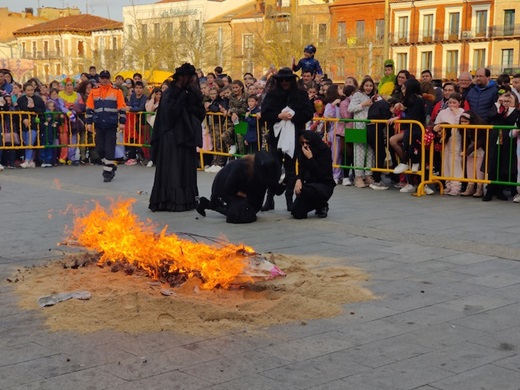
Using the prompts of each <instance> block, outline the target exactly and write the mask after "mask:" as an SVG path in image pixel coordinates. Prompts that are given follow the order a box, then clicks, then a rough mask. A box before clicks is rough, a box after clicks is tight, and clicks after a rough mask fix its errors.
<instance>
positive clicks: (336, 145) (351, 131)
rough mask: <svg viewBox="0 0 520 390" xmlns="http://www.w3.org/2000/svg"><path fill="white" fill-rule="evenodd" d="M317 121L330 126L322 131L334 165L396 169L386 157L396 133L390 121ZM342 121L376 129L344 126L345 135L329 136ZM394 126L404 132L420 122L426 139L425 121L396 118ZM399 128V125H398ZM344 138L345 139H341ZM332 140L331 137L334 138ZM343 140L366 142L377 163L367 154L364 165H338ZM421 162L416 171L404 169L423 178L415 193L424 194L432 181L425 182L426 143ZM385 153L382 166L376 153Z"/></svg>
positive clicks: (381, 170) (318, 118)
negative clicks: (363, 124)
mask: <svg viewBox="0 0 520 390" xmlns="http://www.w3.org/2000/svg"><path fill="white" fill-rule="evenodd" d="M313 122H314V123H320V122H322V123H324V124H325V126H324V128H325V129H328V132H326V131H325V132H324V133H323V137H324V141H325V142H327V143H328V144H329V145H330V147H331V149H332V153H333V154H332V155H333V165H332V166H333V168H343V169H353V170H364V171H373V172H383V173H392V172H393V170H394V169H393V168H392V167H391V164H390V161H389V159H388V158H387V156H388V152H387V150H388V147H389V145H390V137H391V136H392V135H393V134H396V132H394V133H393V134H391V132H390V131H389V130H388V121H385V120H369V119H367V120H359V119H338V118H321V117H315V118H313ZM340 123H365V124H366V125H367V126H370V125H373V126H374V128H373V129H370V130H368V129H367V128H366V127H365V128H364V129H355V128H345V136H344V137H341V136H333V137H330V134H335V133H336V130H337V126H338V125H339V124H340ZM394 124H395V125H398V127H400V129H401V131H402V130H403V126H406V125H409V126H412V125H417V126H418V127H419V128H420V130H421V139H424V134H425V128H424V126H423V124H422V123H420V122H418V121H413V120H397V121H395V122H394ZM395 127H397V126H395ZM368 131H370V132H374V133H375V136H374V137H372V136H371V135H370V136H369V135H368V133H367V132H368ZM380 132H383V133H384V137H383V138H384V139H385V143H386V145H385V144H383V145H381V137H380V136H377V135H378V134H379V133H380ZM342 138H343V139H342ZM370 138H373V141H374V142H370V143H371V144H372V145H373V148H372V147H371V146H369V139H370ZM331 139H332V140H331ZM408 142H409V143H410V144H411V143H412V132H410V136H409V141H408ZM342 143H345V144H356V143H358V144H364V145H365V150H367V149H368V148H369V147H370V148H372V149H373V152H374V156H375V159H374V162H372V161H368V159H367V158H366V157H365V164H364V165H363V166H356V165H354V164H353V165H345V164H339V163H338V160H337V157H338V151H340V150H342V147H343V146H344V145H342ZM420 149H421V152H420V154H421V162H420V166H419V170H417V172H412V171H411V170H407V171H405V173H408V174H413V175H417V176H418V177H419V178H420V181H419V184H418V186H417V191H416V193H415V194H414V195H416V196H422V195H425V192H424V185H425V184H427V183H430V182H431V181H426V179H425V178H426V172H427V170H426V161H427V160H426V153H425V150H424V145H423V143H421V147H420ZM383 153H384V155H385V159H384V163H383V165H380V164H377V160H378V158H377V156H378V155H379V156H381V155H382V154H383Z"/></svg>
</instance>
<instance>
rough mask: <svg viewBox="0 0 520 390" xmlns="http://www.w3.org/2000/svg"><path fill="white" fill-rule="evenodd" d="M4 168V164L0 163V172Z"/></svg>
mask: <svg viewBox="0 0 520 390" xmlns="http://www.w3.org/2000/svg"><path fill="white" fill-rule="evenodd" d="M3 170H4V166H3V165H2V164H0V172H2V171H3Z"/></svg>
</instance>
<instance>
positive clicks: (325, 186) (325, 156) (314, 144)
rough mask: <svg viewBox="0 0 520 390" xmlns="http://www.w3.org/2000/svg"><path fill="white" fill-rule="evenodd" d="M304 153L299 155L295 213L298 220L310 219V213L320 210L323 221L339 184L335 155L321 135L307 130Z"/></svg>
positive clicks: (302, 141)
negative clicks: (337, 183)
mask: <svg viewBox="0 0 520 390" xmlns="http://www.w3.org/2000/svg"><path fill="white" fill-rule="evenodd" d="M299 141H300V144H301V152H300V153H299V156H298V167H299V171H298V176H297V177H296V185H295V187H294V192H295V193H296V200H295V201H294V205H293V209H292V211H291V214H292V215H293V217H294V218H296V219H303V218H307V213H308V212H309V211H312V210H316V215H317V216H318V217H319V218H325V217H327V213H328V211H329V204H328V200H329V199H330V197H331V196H332V193H333V192H334V187H335V186H336V183H335V182H334V179H333V177H332V154H331V151H330V148H329V147H328V146H327V144H325V143H324V142H323V141H322V139H321V138H320V136H319V135H317V134H316V133H314V132H312V131H305V132H304V133H303V134H302V135H301V136H300V138H299Z"/></svg>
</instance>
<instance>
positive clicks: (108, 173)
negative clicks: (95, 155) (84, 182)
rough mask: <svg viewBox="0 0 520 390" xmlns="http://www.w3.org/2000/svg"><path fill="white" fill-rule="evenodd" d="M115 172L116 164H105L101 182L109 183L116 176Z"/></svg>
mask: <svg viewBox="0 0 520 390" xmlns="http://www.w3.org/2000/svg"><path fill="white" fill-rule="evenodd" d="M116 171H117V165H116V164H105V166H104V167H103V181H104V182H105V183H108V182H111V181H112V179H113V178H114V177H115V175H116Z"/></svg>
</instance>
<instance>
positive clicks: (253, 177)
mask: <svg viewBox="0 0 520 390" xmlns="http://www.w3.org/2000/svg"><path fill="white" fill-rule="evenodd" d="M280 170H281V168H280V163H279V162H278V161H277V159H276V158H275V157H274V156H273V155H272V154H270V153H267V152H265V151H260V152H258V153H256V154H248V155H246V156H244V157H242V158H240V159H238V160H233V161H231V162H230V163H229V164H227V165H226V166H225V167H224V168H223V169H222V170H220V171H219V172H218V173H217V176H215V180H214V181H213V185H212V187H211V198H210V199H207V198H204V197H201V198H200V199H199V200H198V203H197V212H198V213H199V214H200V215H202V216H204V217H205V216H206V210H208V209H209V210H214V211H217V212H219V213H221V214H223V215H225V216H226V217H227V219H226V222H229V223H249V222H254V221H256V214H257V213H258V212H259V211H260V209H261V208H262V202H263V200H264V197H265V193H266V192H267V190H268V189H269V190H270V191H273V193H276V194H277V195H281V194H282V193H283V192H284V190H285V187H284V186H283V185H281V184H278V180H279V178H280Z"/></svg>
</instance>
